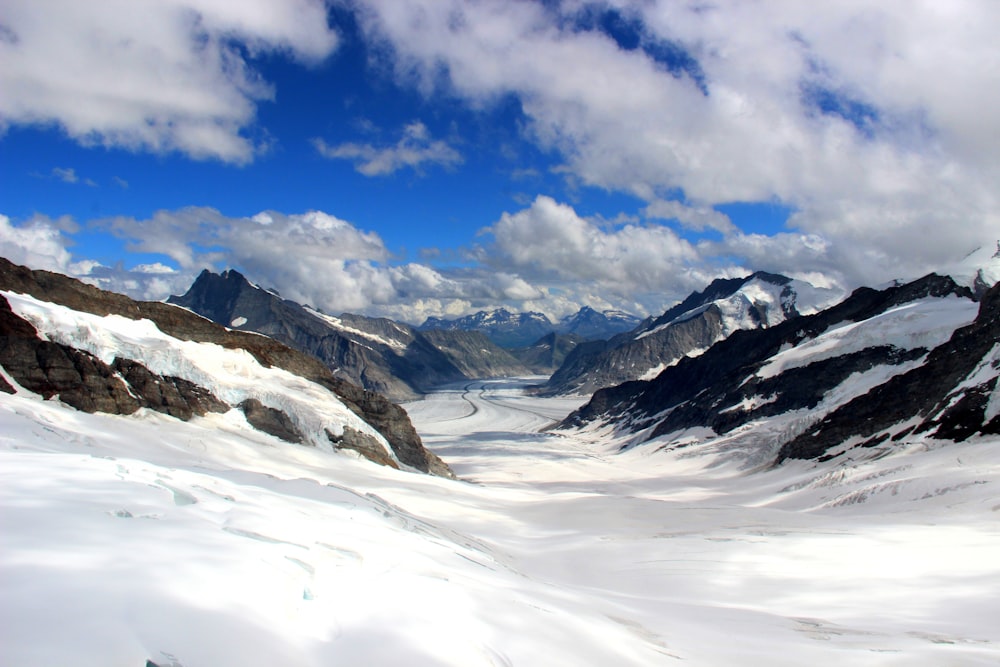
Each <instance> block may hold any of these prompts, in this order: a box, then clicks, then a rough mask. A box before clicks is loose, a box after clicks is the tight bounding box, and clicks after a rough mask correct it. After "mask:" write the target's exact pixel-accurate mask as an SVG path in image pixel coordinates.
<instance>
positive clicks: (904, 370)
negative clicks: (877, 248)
mask: <svg viewBox="0 0 1000 667" xmlns="http://www.w3.org/2000/svg"><path fill="white" fill-rule="evenodd" d="M998 341H1000V286H995V287H993V288H991V289H990V290H988V291H987V292H985V293H984V295H983V297H982V300H981V302H979V303H977V302H976V301H975V300H974V295H973V292H972V291H971V290H970V289H969V288H967V287H964V286H959V285H957V284H956V283H955V282H954V281H953V280H952V279H951V278H948V277H941V276H937V275H933V274H932V275H929V276H927V277H925V278H922V279H920V280H917V281H914V282H912V283H908V284H905V285H896V286H892V287H889V288H887V289H884V290H881V291H876V290H873V289H869V288H862V289H859V290H856V291H855V292H854V293H853V294H852V295H851V296H850V297H848V298H847V299H846V300H844V301H843V302H841V303H840V304H838V305H836V306H834V307H831V308H829V309H827V310H823V311H820V312H818V313H815V314H813V315H809V316H803V317H798V318H794V319H788V320H785V321H783V322H779V323H776V324H774V325H772V326H770V327H768V328H766V329H756V330H744V331H739V332H736V333H733V334H732V335H730V336H729V337H728V338H725V339H724V340H722V341H720V342H718V343H716V344H715V345H714V346H712V347H711V348H710V349H708V350H707V351H705V352H704V353H703V354H701V355H699V356H696V357H687V358H684V359H681V360H680V361H679V362H678V363H676V364H675V365H673V366H671V367H668V368H666V369H665V370H663V371H662V372H661V373H659V375H657V376H656V377H655V378H651V379H648V380H643V381H633V382H627V383H624V384H621V385H618V386H616V387H612V388H608V389H604V390H601V391H598V392H597V393H595V394H594V396H593V397H592V399H591V400H590V402H589V403H588V404H586V405H585V406H583V407H581V408H580V409H579V410H578V411H577V412H575V413H574V414H572V415H571V416H570V417H569V418H567V420H565V421H564V422H563V427H566V428H571V429H581V428H582V429H591V430H592V429H601V428H605V429H612V430H615V431H619V432H622V433H631V434H632V436H631V437H630V438H629V439H628V440H627V443H626V446H637V445H640V444H642V443H655V446H656V447H658V448H660V449H667V450H670V449H676V448H683V449H685V450H687V451H690V452H692V453H693V452H695V451H702V450H703V449H704V448H709V449H710V450H711V451H712V452H714V453H717V454H718V453H720V452H721V453H723V454H724V455H725V456H729V457H734V458H738V459H740V460H741V461H743V463H744V464H745V465H746V466H751V467H753V466H762V465H763V466H766V465H772V464H774V463H775V462H781V461H783V460H785V459H788V458H809V459H828V458H830V457H837V456H843V455H845V454H848V455H854V453H855V451H856V450H857V448H867V449H871V448H874V449H875V451H877V450H879V449H880V448H883V447H893V446H896V445H897V443H901V442H909V441H912V440H920V439H924V438H942V439H948V440H964V439H966V438H968V437H970V436H972V435H976V434H997V433H1000V392H998V387H997V381H998V376H1000V343H998Z"/></svg>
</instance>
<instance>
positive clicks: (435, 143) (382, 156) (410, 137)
mask: <svg viewBox="0 0 1000 667" xmlns="http://www.w3.org/2000/svg"><path fill="white" fill-rule="evenodd" d="M313 146H314V147H315V148H316V150H317V151H318V152H319V154H320V155H322V156H323V157H325V158H329V159H332V160H350V161H352V162H354V168H355V170H357V171H358V173H361V174H364V175H365V176H388V175H390V174H394V173H395V172H397V171H399V170H400V169H405V168H410V169H415V170H419V169H420V168H421V167H422V166H424V165H425V164H426V165H439V166H443V167H453V166H456V165H459V164H461V163H462V161H463V159H462V155H461V154H460V153H459V152H458V151H457V150H455V149H454V148H452V147H451V146H449V145H448V144H447V143H446V142H444V141H442V140H440V139H433V138H432V137H431V133H430V131H429V130H428V129H427V126H426V125H424V124H423V123H421V122H420V121H414V122H412V123H410V124H409V125H407V126H406V127H405V128H403V136H402V137H401V138H400V140H399V141H398V142H396V144H395V145H392V146H375V145H373V144H360V143H344V144H339V145H336V146H330V145H328V144H327V143H326V142H325V141H324V140H323V139H320V138H316V139H313Z"/></svg>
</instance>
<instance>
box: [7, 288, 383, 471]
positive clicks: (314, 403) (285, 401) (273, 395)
mask: <svg viewBox="0 0 1000 667" xmlns="http://www.w3.org/2000/svg"><path fill="white" fill-rule="evenodd" d="M0 294H2V295H3V296H5V297H6V298H7V301H8V302H9V303H10V305H11V309H12V310H13V311H14V312H15V313H16V314H18V315H20V316H21V317H22V318H24V319H25V320H27V321H29V322H30V323H31V324H32V325H33V326H34V327H35V329H36V330H38V331H39V332H41V334H42V335H44V336H45V337H47V338H48V339H49V340H51V341H53V342H56V343H62V344H64V345H68V346H71V347H76V348H79V349H81V350H85V351H87V352H89V353H91V354H93V355H94V356H96V357H98V358H99V359H101V360H102V361H103V362H104V363H106V364H111V363H112V362H113V361H114V359H115V357H120V358H123V359H133V360H136V361H139V362H140V363H142V364H144V365H145V366H146V367H147V368H149V370H151V371H152V372H154V373H157V374H159V375H165V376H173V377H180V378H183V379H185V380H188V381H190V382H193V383H195V384H197V385H200V386H202V387H204V388H206V389H208V390H209V391H211V392H212V393H213V394H215V396H216V397H217V398H219V399H220V400H222V401H225V402H226V403H228V404H230V405H233V406H235V405H238V404H240V403H242V402H243V401H244V400H246V399H248V398H255V399H257V400H258V401H260V402H261V403H263V404H264V405H266V406H268V407H271V408H275V409H278V410H282V411H283V412H285V413H286V414H287V415H288V416H289V417H290V418H291V419H292V420H293V422H295V424H296V426H297V427H298V428H299V431H300V432H301V433H302V434H303V435H304V436H305V437H306V438H307V439H308V441H309V444H311V445H313V446H316V447H321V448H325V449H330V448H331V445H330V443H329V441H328V439H327V437H326V435H325V431H326V430H329V431H330V432H331V433H332V434H333V435H335V436H336V435H341V434H343V432H344V426H345V425H347V426H350V427H351V428H353V429H355V430H356V431H360V432H362V433H367V434H368V435H371V436H372V437H374V438H375V439H376V440H378V441H379V442H381V443H382V446H383V448H384V449H385V451H386V453H387V454H388V455H389V456H390V457H391V458H392V459H394V460H395V459H396V456H395V453H394V452H393V451H392V449H391V447H389V444H388V443H387V442H385V439H384V438H383V437H382V436H381V434H379V433H378V432H377V431H375V429H373V428H372V427H371V426H370V425H368V423H367V422H365V421H364V420H362V419H361V418H360V417H358V416H357V415H356V414H354V413H353V412H351V411H350V410H349V409H348V408H347V407H346V406H345V405H344V404H343V403H342V402H341V401H340V400H339V399H338V398H337V397H336V396H335V395H334V394H332V393H330V391H329V390H327V389H325V388H324V387H321V386H319V385H317V384H315V383H313V382H309V381H308V380H306V379H304V378H301V377H299V376H297V375H294V374H292V373H289V372H287V371H284V370H282V369H280V368H265V367H263V366H261V365H260V363H258V362H257V360H256V359H254V357H253V355H251V354H250V353H249V352H246V351H245V350H229V349H226V348H223V347H221V346H219V345H215V344H211V343H196V342H192V341H182V340H178V339H176V338H173V337H171V336H168V335H166V334H164V333H163V332H162V331H160V330H159V329H158V328H157V327H156V325H155V324H154V323H153V322H151V321H150V320H132V319H128V318H125V317H121V316H118V315H109V316H106V317H99V316H96V315H91V314H89V313H82V312H78V311H75V310H71V309H69V308H66V307H64V306H59V305H56V304H53V303H49V302H46V301H39V300H37V299H34V298H32V297H30V296H26V295H21V294H14V293H10V292H0Z"/></svg>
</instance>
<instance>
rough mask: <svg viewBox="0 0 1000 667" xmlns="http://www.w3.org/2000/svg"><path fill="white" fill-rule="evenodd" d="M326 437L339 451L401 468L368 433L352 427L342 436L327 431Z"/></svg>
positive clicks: (346, 428) (347, 427)
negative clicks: (356, 454)
mask: <svg viewBox="0 0 1000 667" xmlns="http://www.w3.org/2000/svg"><path fill="white" fill-rule="evenodd" d="M326 436H327V438H329V440H330V444H332V445H333V446H334V447H336V448H337V449H349V450H351V451H354V452H357V453H358V454H361V456H363V457H365V458H366V459H368V460H370V461H375V462H376V463H380V464H382V465H384V466H389V467H390V468H397V469H398V468H399V465H398V464H397V463H396V462H395V461H393V460H392V458H390V457H389V456H388V455H387V454H386V453H385V449H383V448H382V445H381V444H380V443H379V441H378V440H376V439H375V438H373V437H371V436H370V435H368V434H367V433H362V432H361V431H357V430H355V429H353V428H351V427H350V426H345V427H344V432H343V433H342V434H340V435H333V434H332V433H330V432H329V431H327V433H326ZM435 473H436V474H440V471H435Z"/></svg>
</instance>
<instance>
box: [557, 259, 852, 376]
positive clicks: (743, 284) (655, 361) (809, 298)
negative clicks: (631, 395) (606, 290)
mask: <svg viewBox="0 0 1000 667" xmlns="http://www.w3.org/2000/svg"><path fill="white" fill-rule="evenodd" d="M841 296H842V294H841V293H840V292H838V291H836V290H832V289H819V288H816V287H814V286H812V285H810V284H808V283H805V282H803V281H800V280H792V279H790V278H786V277H785V276H779V275H775V274H770V273H763V272H758V273H754V274H752V275H750V276H747V277H745V278H734V279H719V280H716V281H714V282H712V284H711V285H709V286H708V287H707V288H706V289H705V290H704V291H702V292H696V293H694V294H691V295H690V296H689V297H688V298H687V299H685V300H684V301H683V302H681V303H680V304H678V305H676V306H674V307H673V308H671V309H670V310H668V311H666V312H665V313H663V314H662V315H660V316H659V317H656V318H650V319H649V320H647V321H645V322H643V323H642V324H641V325H639V326H638V327H636V328H635V329H634V330H632V331H630V332H629V333H627V334H621V335H618V336H615V337H614V338H612V339H611V340H609V341H607V342H596V343H591V344H589V345H581V346H579V347H578V348H577V349H576V350H574V352H573V353H572V354H571V355H570V356H569V357H567V359H566V361H565V362H564V363H563V365H562V367H560V368H559V369H558V370H557V371H556V372H555V373H554V374H553V375H552V377H551V378H550V379H549V381H548V382H547V383H546V386H545V389H544V391H545V393H546V394H549V395H560V394H583V395H586V394H591V393H593V392H595V391H597V390H598V389H601V388H604V387H610V386H614V385H617V384H621V383H622V382H627V381H629V380H640V379H641V380H648V379H652V378H654V377H656V376H657V375H658V374H659V373H660V372H662V371H663V369H665V368H668V367H670V366H672V365H674V364H676V363H677V362H678V361H680V360H681V359H683V358H685V357H694V356H697V355H699V354H701V353H702V352H704V351H705V350H707V349H708V348H709V347H711V346H712V345H713V344H715V343H716V342H718V341H720V340H723V339H725V338H727V337H728V336H730V335H731V334H732V333H733V332H734V331H742V330H747V329H758V328H765V327H770V326H774V325H776V324H778V323H780V322H783V321H784V320H786V319H788V318H789V317H794V316H796V315H799V314H811V313H814V312H816V311H818V310H821V309H822V308H824V307H827V306H829V305H832V304H833V303H834V302H835V301H836V300H837V299H839V298H840V297H841Z"/></svg>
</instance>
